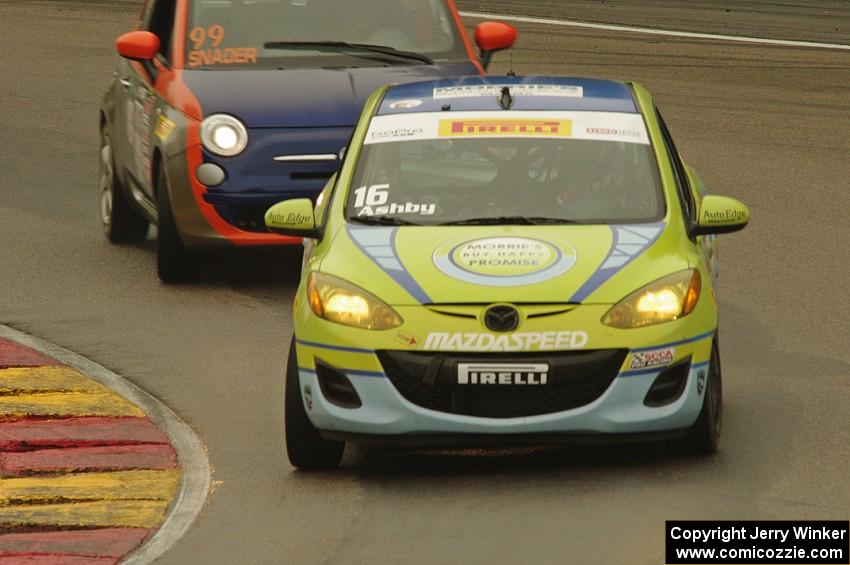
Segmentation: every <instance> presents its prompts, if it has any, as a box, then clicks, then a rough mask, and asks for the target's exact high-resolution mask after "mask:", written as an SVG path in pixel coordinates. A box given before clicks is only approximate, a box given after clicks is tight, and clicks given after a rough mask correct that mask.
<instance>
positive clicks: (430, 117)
mask: <svg viewBox="0 0 850 565" xmlns="http://www.w3.org/2000/svg"><path fill="white" fill-rule="evenodd" d="M476 137H482V138H491V139H492V138H516V137H525V138H535V137H543V138H553V139H588V140H594V139H595V140H600V141H616V142H622V143H638V144H642V145H649V136H648V135H647V133H646V127H645V126H644V123H643V118H641V116H640V115H639V114H626V113H618V112H545V113H544V112H451V113H448V112H429V113H422V114H413V115H411V114H401V115H392V116H377V117H375V118H373V119H372V123H371V124H370V125H369V132H368V133H367V134H366V145H372V144H375V143H388V142H393V141H418V140H433V139H458V138H466V139H469V138H476Z"/></svg>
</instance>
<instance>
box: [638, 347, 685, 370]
mask: <svg viewBox="0 0 850 565" xmlns="http://www.w3.org/2000/svg"><path fill="white" fill-rule="evenodd" d="M675 355H676V350H675V349H674V348H672V347H667V348H664V349H654V350H652V351H638V352H637V353H635V354H633V356H632V362H631V364H629V368H630V369H650V368H652V367H662V366H664V365H669V364H670V363H672V362H673V357H674V356H675Z"/></svg>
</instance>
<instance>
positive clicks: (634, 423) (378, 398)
mask: <svg viewBox="0 0 850 565" xmlns="http://www.w3.org/2000/svg"><path fill="white" fill-rule="evenodd" d="M604 310H605V307H600V306H592V305H590V306H581V307H578V308H576V309H575V310H573V311H572V312H569V313H567V314H565V316H569V317H570V319H572V320H573V321H580V320H582V319H583V318H586V319H593V320H595V321H597V326H598V325H599V324H598V320H599V319H600V317H601V314H600V312H602V313H604ZM403 317H404V315H403ZM689 318H690V319H689ZM406 319H407V318H406ZM700 322H701V320H700V319H699V317H697V316H694V317H693V318H691V317H690V316H689V317H687V318H685V319H683V320H680V321H676V322H671V323H669V324H662V325H661V326H656V327H651V328H645V329H637V330H626V331H625V332H624V331H623V330H612V329H611V328H604V329H603V328H599V329H598V330H597V331H596V332H588V333H590V336H589V343H590V344H591V345H593V346H594V349H598V350H614V349H622V350H627V353H626V354H624V357H622V358H621V359H622V363H621V365H619V367H618V368H617V370H616V371H615V374H614V375H613V376H612V378H611V379H610V381H608V382H606V384H605V386H604V387H603V388H604V390H601V393H600V394H599V395H598V396H595V397H594V398H595V399H594V400H592V401H590V402H588V403H585V404H583V405H580V406H576V407H574V408H569V409H565V410H558V411H555V412H550V413H536V414H533V415H519V416H511V417H481V416H475V415H469V414H458V413H451V412H448V411H443V410H434V409H430V408H428V407H425V406H422V405H421V403H420V404H417V403H414V402H412V401H411V400H410V394H402V392H401V391H400V390H399V389H398V388H397V387H396V386H394V385H393V380H392V379H391V378H390V377H388V375H387V372H386V370H385V367H384V365H382V363H381V358H380V355H381V354H380V353H377V352H378V351H381V350H386V349H394V350H401V349H402V347H399V344H398V341H396V343H395V347H392V348H391V347H389V346H388V344H386V342H384V343H380V339H378V341H377V342H375V347H374V349H371V348H363V347H357V346H355V345H354V344H353V343H352V342H351V341H349V340H344V339H334V336H332V335H330V334H332V333H336V334H337V335H338V336H342V335H343V334H357V333H360V331H359V330H350V329H343V330H341V329H340V328H341V326H338V325H336V324H329V323H327V322H324V321H321V320H315V319H314V320H313V321H312V322H310V325H311V326H313V328H314V329H319V328H317V327H316V324H318V325H320V326H322V328H321V329H322V330H323V331H322V336H323V337H324V339H323V340H321V341H319V340H317V339H315V337H316V335H317V334H315V333H314V332H305V333H304V334H302V333H299V335H298V337H299V339H298V340H297V342H296V343H297V355H298V361H299V377H300V385H301V391H302V395H306V396H308V397H309V398H310V400H311V401H310V402H309V403H307V404H309V409H308V411H307V413H308V415H309V418H310V420H311V421H312V422H313V424H314V425H315V426H316V427H317V428H318V429H319V430H321V431H322V432H323V433H326V434H328V435H329V436H334V434H336V436H335V437H342V436H345V435H350V434H355V435H354V436H351V437H358V436H362V437H364V438H367V439H368V438H371V439H372V440H375V439H376V438H377V439H381V438H387V439H389V440H390V441H389V443H409V440H412V441H413V442H414V443H415V442H416V441H417V440H416V439H414V438H412V437H408V436H418V437H419V439H423V438H427V437H428V436H433V435H435V434H436V435H437V436H439V435H442V434H450V435H452V436H454V437H455V439H457V440H459V441H460V442H461V443H463V440H464V437H466V438H467V439H476V436H478V435H481V434H483V435H493V434H498V435H505V434H509V435H512V436H515V439H520V438H521V436H523V435H529V436H533V437H537V436H539V437H538V439H546V438H547V437H548V438H549V439H552V435H553V434H554V435H559V434H563V435H568V436H571V438H572V439H578V438H584V437H587V438H593V437H594V436H598V435H599V434H657V433H666V432H671V433H673V434H674V435H675V433H678V432H680V431H681V430H685V429H687V428H689V427H690V426H691V425H692V424H693V423H694V422H695V421H696V419H697V417H698V415H699V412H700V409H701V407H702V402H703V393H704V388H705V387H704V380H705V378H706V375H707V372H708V362H709V359H710V355H711V343H712V339H713V337H714V331H713V330H707V329H706V326H705V325H704V323H705V320H702V324H703V325H700ZM527 325H529V326H532V323H531V321H529V322H528V324H527ZM296 327H297V326H296ZM559 327H571V326H570V325H569V324H564V325H561V324H559ZM572 327H576V326H575V325H573V326H572ZM578 327H582V325H581V323H580V322H579V324H578ZM584 327H588V326H587V325H584ZM709 327H713V326H709ZM523 329H524V330H526V331H533V329H534V328H533V327H524V328H523ZM478 330H479V331H480V328H478ZM390 331H392V330H390ZM377 333H381V332H369V334H377ZM400 333H402V335H407V334H405V333H404V332H400ZM302 335H304V336H305V337H304V338H302ZM624 337H628V341H626V340H624V339H623V338H624ZM309 338H313V339H309ZM328 338H330V339H328ZM373 339H374V338H373ZM354 343H358V342H354ZM360 343H361V344H362V342H360ZM421 344H422V342H420V343H419V345H418V348H419V353H420V354H422V352H421ZM411 349H412V350H416V349H417V346H412V347H411V348H408V349H407V350H408V351H410V350H411ZM657 350H665V351H670V352H671V355H672V357H671V358H670V360H669V362H668V363H664V364H662V365H658V366H653V367H649V368H637V369H635V368H633V367H635V366H636V365H635V358H636V354H637V355H638V356H639V355H641V354H645V353H646V352H647V351H657ZM558 353H559V352H558V351H548V352H545V353H542V352H541V353H540V355H541V356H544V357H545V355H547V354H549V355H556V354H558ZM452 354H453V355H463V354H464V353H463V352H460V353H457V352H453V353H452ZM469 355H470V356H474V357H477V358H480V356H481V353H480V352H475V353H473V352H470V353H469ZM490 355H491V356H492V357H491V358H492V359H493V361H500V362H515V361H517V360H518V356H517V355H514V356H512V355H511V353H508V352H505V353H498V354H490ZM522 355H528V354H522ZM317 359H318V360H320V361H321V362H322V363H325V364H327V365H329V366H332V367H334V368H335V369H336V370H338V371H339V372H341V373H343V374H344V375H345V376H346V377H347V378H348V380H349V381H350V382H351V384H352V386H353V388H354V389H355V390H356V392H357V395H358V396H359V397H360V399H361V400H362V405H361V406H360V407H357V408H343V407H341V406H338V405H336V404H334V403H333V402H331V401H329V400H328V399H327V398H326V397H325V396H324V395H323V393H322V390H321V386H320V384H319V380H318V376H317V373H316V365H315V363H316V360H317ZM686 361H689V363H690V365H689V368H688V369H687V370H686V376H685V377H684V379H685V380H684V387H683V389H682V391H681V393H680V394H679V395H678V396H677V397H676V399H675V400H673V401H671V402H669V403H667V404H664V405H661V406H647V405H646V404H645V403H644V399H645V398H646V397H647V393H648V392H649V390H650V388H651V387H652V386H653V383H654V382H655V380H656V378H657V377H658V376H659V375H660V374H661V373H662V372H663V371H665V370H666V369H668V368H670V367H673V366H676V365H677V364H679V363H683V362H686ZM608 383H610V384H608ZM495 386H499V385H495ZM508 386H515V385H508ZM503 390H505V389H504V388H503ZM552 390H553V391H554V389H552ZM508 394H510V393H509V392H508ZM406 396H407V397H406ZM372 436H376V437H372ZM623 437H626V436H623ZM571 438H562V439H571ZM449 439H450V438H449ZM479 439H480V438H479ZM425 443H427V444H432V443H434V442H432V441H426V442H425ZM437 443H443V442H437ZM449 443H451V441H449ZM474 443H479V442H478V441H475V442H474ZM499 443H503V442H501V441H500V442H499ZM535 443H538V442H537V441H535ZM543 443H548V441H545V442H543Z"/></svg>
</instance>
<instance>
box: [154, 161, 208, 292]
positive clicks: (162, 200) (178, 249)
mask: <svg viewBox="0 0 850 565" xmlns="http://www.w3.org/2000/svg"><path fill="white" fill-rule="evenodd" d="M170 193H171V187H170V186H169V184H168V176H167V175H166V173H165V166H164V165H162V164H161V165H160V166H159V171H158V172H157V191H156V211H157V216H158V218H157V224H158V227H159V233H158V235H157V245H156V269H157V274H158V275H159V278H160V280H162V282H164V283H182V282H191V281H194V280H196V279H197V278H198V276H199V275H200V263H199V261H198V257H197V255H196V254H195V253H192V252H191V251H189V250H188V249H187V248H186V246H185V245H183V240H181V239H180V233H179V232H178V231H177V225H176V223H175V221H174V212H173V210H172V208H171V199H170V198H169V195H170Z"/></svg>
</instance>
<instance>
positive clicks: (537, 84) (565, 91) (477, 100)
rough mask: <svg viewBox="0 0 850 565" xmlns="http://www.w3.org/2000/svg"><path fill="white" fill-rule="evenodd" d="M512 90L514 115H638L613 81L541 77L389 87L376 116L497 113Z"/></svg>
mask: <svg viewBox="0 0 850 565" xmlns="http://www.w3.org/2000/svg"><path fill="white" fill-rule="evenodd" d="M504 87H508V89H509V90H510V92H511V96H512V98H513V104H512V106H511V107H510V109H511V110H550V111H597V112H630V113H637V112H638V109H637V106H636V104H635V100H634V96H633V95H632V90H631V88H630V87H629V86H628V85H627V84H625V83H622V82H615V81H610V80H600V79H588V78H572V77H540V76H526V77H520V76H472V77H464V78H452V79H440V80H430V81H424V82H414V83H408V84H401V85H395V86H391V87H390V88H389V90H388V91H387V93H386V95H385V96H384V99H383V101H382V102H381V105H380V107H379V108H378V112H377V114H378V115H393V114H404V113H419V112H439V111H467V112H469V111H488V110H491V111H499V110H501V109H502V106H501V105H500V103H499V95H500V93H501V91H502V89H503V88H504Z"/></svg>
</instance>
